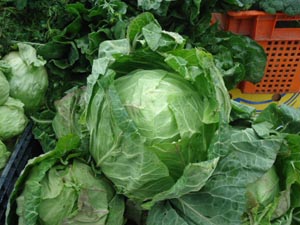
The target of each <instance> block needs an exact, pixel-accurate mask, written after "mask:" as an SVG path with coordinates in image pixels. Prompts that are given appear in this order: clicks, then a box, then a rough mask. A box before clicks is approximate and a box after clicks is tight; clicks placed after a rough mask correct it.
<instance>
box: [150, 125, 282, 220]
mask: <svg viewBox="0 0 300 225" xmlns="http://www.w3.org/2000/svg"><path fill="white" fill-rule="evenodd" d="M281 143H282V140H280V139H278V138H276V137H274V138H271V137H269V138H266V139H262V138H260V137H259V136H258V135H257V134H256V133H255V131H254V130H253V129H252V128H244V129H241V128H240V127H231V126H228V125H224V126H223V127H221V128H220V129H219V131H218V134H217V135H215V138H214V141H213V143H212V144H211V145H210V148H209V150H208V152H209V158H214V157H216V156H218V157H219V158H220V159H219V163H218V165H217V168H216V169H215V171H214V173H213V175H212V176H211V177H210V178H209V180H208V181H207V183H206V185H205V186H204V187H203V188H202V189H201V190H200V191H198V192H193V193H189V194H187V195H184V196H182V197H180V198H176V199H171V200H168V201H167V202H169V204H166V203H164V205H166V206H163V208H160V209H159V211H158V210H157V209H156V207H153V208H152V209H151V210H150V213H149V218H148V222H149V223H148V224H147V225H152V224H153V225H154V224H155V221H156V220H158V218H160V220H163V221H167V222H166V223H165V224H171V222H169V221H174V220H175V218H176V219H178V221H181V220H183V221H184V222H185V223H186V224H188V225H202V224H228V225H229V224H230V225H235V224H236V225H237V224H241V223H242V215H243V214H244V211H245V209H246V204H247V199H246V190H247V186H248V185H249V184H250V183H253V182H254V181H256V180H257V179H258V178H259V177H261V176H262V175H263V174H265V173H266V171H268V170H269V169H270V168H271V167H272V165H273V163H274V161H275V159H276V156H277V153H278V151H279V149H280V146H281ZM170 206H171V208H170ZM160 207H162V206H160ZM165 211H172V213H171V212H170V213H164V212H165ZM153 217H154V218H153ZM182 224H184V223H182Z"/></svg>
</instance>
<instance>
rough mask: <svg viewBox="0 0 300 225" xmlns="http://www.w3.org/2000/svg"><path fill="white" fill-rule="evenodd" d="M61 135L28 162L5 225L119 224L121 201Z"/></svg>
mask: <svg viewBox="0 0 300 225" xmlns="http://www.w3.org/2000/svg"><path fill="white" fill-rule="evenodd" d="M79 144H80V140H79V138H78V137H76V136H72V135H69V136H64V137H63V138H62V139H60V140H59V142H58V143H57V147H56V149H54V150H53V151H51V152H48V153H46V154H43V155H41V156H39V157H36V158H34V159H31V160H30V161H29V163H28V164H27V166H26V168H25V170H24V171H23V173H22V174H21V176H20V177H19V178H18V181H17V183H16V185H15V188H14V190H13V193H12V195H11V197H10V200H9V205H8V212H7V224H8V225H9V224H16V223H18V224H20V225H21V224H27V225H34V224H49V225H50V224H51V225H60V224H78V225H79V224H99V225H122V224H123V222H124V219H123V212H124V200H123V198H122V196H119V195H117V194H116V193H115V191H114V189H113V187H112V186H111V184H110V182H109V181H107V180H106V178H104V177H103V176H101V175H97V174H95V172H94V171H93V170H92V167H91V166H90V165H88V164H87V162H86V161H85V160H84V158H85V156H84V154H83V152H80V151H78V150H77V151H76V148H77V147H78V146H79Z"/></svg>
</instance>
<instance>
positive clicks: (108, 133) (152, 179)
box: [87, 13, 230, 208]
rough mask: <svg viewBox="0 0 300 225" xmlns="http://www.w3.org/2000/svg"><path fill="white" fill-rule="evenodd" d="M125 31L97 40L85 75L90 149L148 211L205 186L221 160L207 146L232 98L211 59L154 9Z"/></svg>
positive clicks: (122, 190)
mask: <svg viewBox="0 0 300 225" xmlns="http://www.w3.org/2000/svg"><path fill="white" fill-rule="evenodd" d="M149 34H151V35H149ZM127 35H128V37H135V38H133V39H132V40H131V41H130V42H128V40H126V39H122V40H113V41H106V42H103V43H101V44H100V48H99V54H100V58H99V59H96V60H95V61H94V64H93V73H92V74H91V75H90V77H89V79H88V89H87V93H88V97H89V103H88V109H87V124H88V128H89V130H90V132H91V142H90V148H91V150H90V152H91V155H92V156H93V158H94V159H95V161H96V163H97V165H98V166H100V167H101V168H102V170H103V173H104V174H105V175H106V176H107V177H108V178H109V179H110V180H111V181H112V182H113V183H114V184H115V185H116V187H117V190H118V191H119V192H120V193H123V194H125V195H126V196H127V197H129V198H131V199H133V200H135V201H137V202H140V203H145V204H144V207H145V208H150V207H151V206H152V205H153V204H154V203H155V202H156V201H161V200H163V199H166V198H175V197H179V196H181V195H183V194H185V193H189V192H190V191H197V190H199V189H201V188H202V187H203V185H205V183H206V181H207V179H208V178H209V177H210V176H211V174H212V173H213V171H214V169H215V167H216V165H217V163H218V157H215V158H211V159H210V160H208V158H207V148H208V146H209V143H210V141H211V137H212V136H213V134H214V132H215V131H216V130H217V128H218V124H219V122H220V121H228V120H229V113H230V101H229V95H228V94H227V90H226V88H225V86H224V83H223V80H222V76H221V74H220V72H219V71H218V69H217V68H216V67H215V65H214V63H213V58H212V56H211V55H210V54H209V53H207V52H205V51H203V50H200V49H183V47H184V39H183V38H182V37H181V36H180V35H179V34H177V33H173V32H167V31H164V30H162V29H161V27H160V26H159V24H158V23H157V21H156V20H154V18H153V16H152V15H151V14H149V13H145V14H141V15H140V16H138V17H137V18H136V19H134V20H133V21H132V23H131V24H130V26H129V28H128V34H127ZM121 43H123V45H121ZM108 47H109V48H108ZM143 59H147V60H143ZM183 106H184V107H183ZM128 165H130V166H128ZM190 178H193V179H190ZM150 200H151V201H150ZM149 201H150V202H149Z"/></svg>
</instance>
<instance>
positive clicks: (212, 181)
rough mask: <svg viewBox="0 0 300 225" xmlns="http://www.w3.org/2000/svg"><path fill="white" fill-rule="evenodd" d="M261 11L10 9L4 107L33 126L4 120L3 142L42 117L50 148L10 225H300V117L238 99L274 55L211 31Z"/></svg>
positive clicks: (204, 5) (214, 7)
mask: <svg viewBox="0 0 300 225" xmlns="http://www.w3.org/2000/svg"><path fill="white" fill-rule="evenodd" d="M50 2H51V3H50ZM264 2H267V1H264ZM278 2H282V4H283V1H278ZM245 4H246V5H247V7H244V5H245ZM250 5H251V7H252V5H254V1H248V2H247V3H246V2H245V1H227V0H213V1H212V0H202V1H192V0H187V1H184V2H180V3H179V1H143V0H140V1H133V0H127V1H125V0H123V1H121V0H111V1H108V0H80V1H72V0H70V1H67V0H54V1H46V0H39V1H37V0H27V1H18V0H16V1H12V0H6V1H4V2H3V3H0V17H1V18H0V25H1V26H0V27H1V29H2V30H1V32H0V38H1V42H0V54H1V56H2V58H1V61H0V71H2V73H3V74H2V73H1V74H0V82H1V83H0V87H1V89H0V110H2V109H1V108H2V107H8V108H9V110H12V109H15V108H16V109H15V110H17V109H18V110H19V111H18V112H22V113H23V114H22V115H23V117H22V118H24V123H22V125H23V126H24V127H21V128H20V126H21V122H18V121H21V119H18V118H17V117H14V119H13V121H11V122H10V124H9V125H3V126H2V123H4V122H8V121H9V120H8V119H5V120H4V121H3V122H2V112H1V118H0V137H1V140H2V136H1V132H3V133H4V134H8V133H9V132H8V131H10V130H9V129H12V128H11V127H15V126H18V127H17V128H19V130H18V132H17V131H14V132H13V136H12V137H9V138H7V139H10V138H16V136H17V135H18V134H19V133H20V132H22V131H23V129H24V128H25V126H26V124H27V123H28V121H32V122H33V123H34V128H33V134H34V136H35V138H36V139H37V140H39V142H40V144H41V146H42V148H43V151H44V154H42V155H40V156H38V157H36V158H33V159H31V160H30V161H29V162H28V164H27V165H26V167H25V169H24V170H23V172H22V173H21V175H20V177H19V178H18V180H17V182H16V184H15V187H14V190H13V192H12V194H11V196H10V199H9V203H8V206H7V212H6V224H7V225H12V224H19V225H23V224H24V225H25V224H26V225H61V224H78V225H84V224H94V225H160V224H161V225H209V224H211V225H213V224H214V225H221V224H222V225H238V224H242V225H257V224H266V225H279V224H285V225H297V224H300V135H299V134H300V111H299V109H294V108H290V107H288V106H285V105H282V106H280V107H278V106H277V105H275V104H271V105H269V106H268V107H267V108H266V109H265V110H264V111H262V112H261V113H260V114H256V111H255V109H254V108H251V107H248V106H245V105H242V104H240V103H238V102H235V101H233V100H231V99H230V96H229V93H228V91H229V90H230V89H231V88H234V87H235V86H236V85H237V84H238V83H239V82H240V81H243V80H248V81H251V82H254V83H256V82H259V81H260V79H261V78H262V76H263V72H264V69H265V64H266V55H265V52H264V50H263V49H262V47H261V46H259V45H258V44H257V43H256V42H255V41H253V40H251V39H250V38H248V37H245V36H240V35H236V34H233V33H230V32H224V31H222V30H219V28H218V24H212V23H211V14H212V13H213V12H224V11H226V10H229V9H237V7H238V9H246V8H247V9H248V8H250ZM229 6H230V7H229ZM291 7H292V6H291ZM280 10H281V9H280ZM278 11H279V10H278ZM33 12H35V13H33ZM26 15H27V16H26ZM28 15H32V16H28ZM2 80H3V81H2ZM2 86H3V88H2ZM13 99H14V100H13ZM10 101H17V102H19V103H15V104H13V103H10ZM1 103H2V105H1ZM3 115H4V113H3ZM6 115H7V116H13V114H12V113H6ZM2 127H3V128H2ZM4 129H6V130H4ZM7 129H8V130H7ZM14 129H15V128H14ZM3 141H6V140H4V139H3ZM1 146H2V143H1V142H0V153H1V154H0V156H1V158H0V159H1V160H0V166H1V163H2V161H3V162H4V161H6V160H7V159H8V157H9V150H7V149H6V147H3V149H4V150H1V148H2V147H1ZM3 146H4V144H3ZM2 152H3V154H2ZM2 155H3V156H4V157H2ZM3 165H5V163H3ZM0 169H1V168H0Z"/></svg>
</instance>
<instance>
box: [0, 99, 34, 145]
mask: <svg viewBox="0 0 300 225" xmlns="http://www.w3.org/2000/svg"><path fill="white" fill-rule="evenodd" d="M23 106H24V104H23V103H22V102H21V101H19V100H17V99H13V98H11V97H9V98H8V100H7V101H6V103H5V104H4V105H2V106H0V115H1V117H0V140H2V141H5V140H8V139H10V138H13V137H15V136H17V135H19V134H21V133H22V132H23V130H24V129H25V127H26V125H27V123H28V119H27V117H26V116H25V114H24V109H23Z"/></svg>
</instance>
